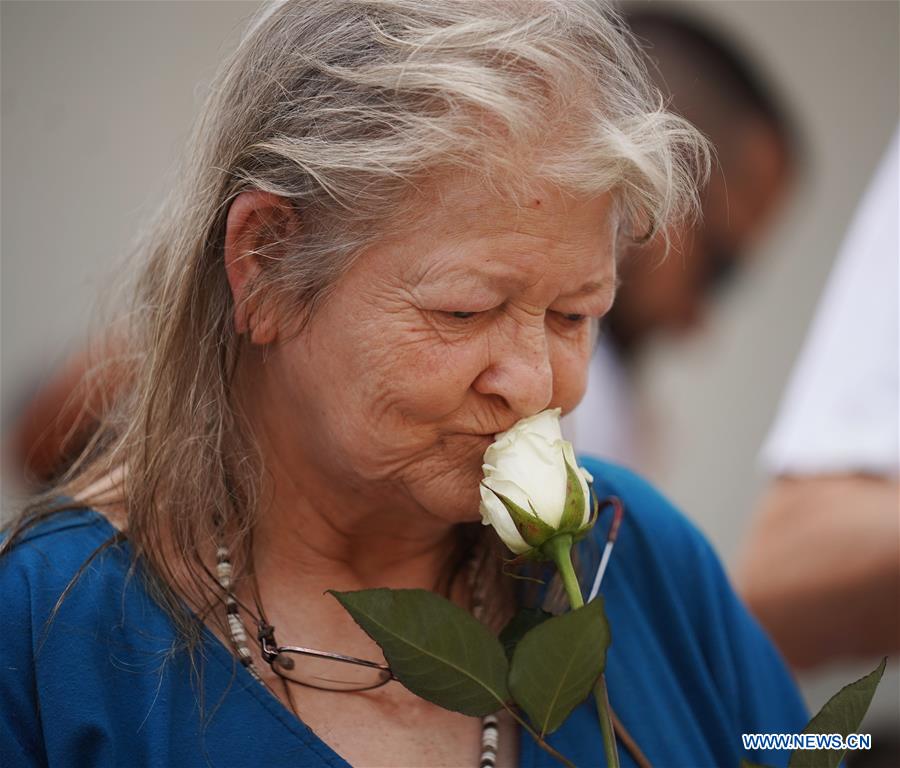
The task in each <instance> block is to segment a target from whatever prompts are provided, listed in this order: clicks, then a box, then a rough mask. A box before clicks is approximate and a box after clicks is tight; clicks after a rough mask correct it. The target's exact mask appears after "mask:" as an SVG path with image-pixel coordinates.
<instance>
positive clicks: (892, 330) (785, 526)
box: [736, 128, 900, 768]
mask: <svg viewBox="0 0 900 768" xmlns="http://www.w3.org/2000/svg"><path fill="white" fill-rule="evenodd" d="M898 190H900V128H898V130H897V132H895V133H894V136H893V139H892V140H891V143H890V146H889V147H888V149H887V150H886V152H885V153H884V156H883V158H882V161H881V164H880V165H879V167H878V169H877V171H876V173H875V175H874V177H873V179H872V181H871V182H870V185H869V188H868V190H867V191H866V193H865V195H864V196H863V198H862V200H861V202H860V204H859V207H858V209H857V212H856V214H855V216H854V218H853V221H852V223H851V225H850V228H849V229H848V231H847V235H846V237H845V239H844V242H843V245H842V246H841V249H840V251H839V253H838V257H837V260H836V261H835V264H834V267H833V268H832V272H831V276H830V277H829V280H828V283H827V284H826V287H825V290H824V292H823V294H822V297H821V298H820V300H819V306H818V308H817V310H816V314H815V318H814V320H813V323H812V326H811V328H810V330H809V332H808V335H807V338H806V341H805V343H804V346H803V350H802V352H801V354H800V356H799V358H798V360H797V363H796V365H795V368H794V371H793V373H792V375H791V379H790V382H789V385H788V387H787V389H786V391H785V395H784V397H783V400H782V403H781V406H780V408H779V412H778V416H777V418H776V420H775V423H774V425H773V427H772V429H771V432H770V434H769V437H768V439H767V441H766V443H765V445H764V447H763V452H762V463H763V465H764V467H765V469H766V471H767V473H768V474H769V475H770V476H771V478H772V480H771V482H770V484H769V487H768V489H767V490H766V492H765V494H764V495H763V497H762V499H761V500H760V503H759V506H758V509H757V510H756V513H755V515H754V519H753V522H752V525H751V527H750V530H749V533H748V536H747V537H746V538H745V540H744V546H743V550H742V552H741V553H740V558H739V565H738V569H737V571H736V582H737V587H738V590H739V591H740V592H741V593H742V595H743V597H744V599H745V600H746V601H747V603H748V604H749V606H750V608H751V610H752V611H753V612H754V613H755V614H756V616H757V618H758V619H759V620H760V621H761V623H762V624H763V625H764V626H765V627H766V629H767V630H768V631H769V633H770V634H771V636H772V637H773V639H774V640H775V642H776V643H777V644H778V646H779V647H780V649H781V651H782V653H784V655H785V657H786V658H787V660H788V661H789V663H790V664H791V665H792V666H793V667H794V668H796V669H802V668H814V667H821V666H823V665H824V664H826V663H829V662H836V661H848V660H853V659H854V658H855V659H858V660H861V659H863V658H871V657H880V656H883V655H891V656H893V674H894V675H896V674H897V669H898V667H897V654H898V651H900V484H898V474H900V447H898V442H900V437H898V428H900V408H898V400H900V373H898V365H900V361H898V349H900V339H898V280H900V274H898V262H900V234H898V228H900V192H898ZM888 674H891V671H890V668H889V672H888ZM895 717H896V715H895V714H889V713H884V714H883V715H882V716H881V718H878V717H875V718H873V719H872V723H871V730H872V731H873V734H872V743H873V750H872V751H871V752H860V753H858V754H854V755H853V756H852V757H853V759H852V760H849V761H848V764H850V765H851V766H860V767H861V766H866V767H867V768H875V766H878V767H879V768H880V767H881V766H884V767H885V768H887V766H896V765H900V734H898V732H897V722H896V719H895Z"/></svg>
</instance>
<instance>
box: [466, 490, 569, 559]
mask: <svg viewBox="0 0 900 768" xmlns="http://www.w3.org/2000/svg"><path fill="white" fill-rule="evenodd" d="M482 485H483V486H484V487H485V488H487V489H488V490H489V491H490V492H491V493H493V494H494V495H495V496H496V497H497V498H498V499H500V501H501V502H502V503H503V506H504V507H506V511H507V512H509V516H510V518H511V519H512V521H513V525H515V526H516V530H517V531H518V532H519V535H520V536H521V537H522V538H523V539H524V540H525V543H526V544H528V545H529V546H530V547H532V548H536V547H539V546H540V545H541V544H543V543H544V542H545V541H547V539H549V538H550V537H551V536H554V535H555V534H556V533H557V531H556V529H555V528H553V527H552V526H550V525H548V524H547V523H545V522H544V521H543V520H541V518H540V517H538V514H537V512H536V511H534V507H531V509H532V511H531V512H528V511H526V510H525V509H523V508H522V507H520V506H519V505H518V504H516V502H514V501H513V500H512V499H510V498H509V497H508V496H505V495H504V494H502V493H500V492H499V491H495V490H494V489H493V488H491V487H490V486H489V485H487V484H486V483H484V482H482ZM528 504H529V506H531V502H530V501H529V502H528ZM523 554H528V552H526V553H523ZM520 556H521V555H520Z"/></svg>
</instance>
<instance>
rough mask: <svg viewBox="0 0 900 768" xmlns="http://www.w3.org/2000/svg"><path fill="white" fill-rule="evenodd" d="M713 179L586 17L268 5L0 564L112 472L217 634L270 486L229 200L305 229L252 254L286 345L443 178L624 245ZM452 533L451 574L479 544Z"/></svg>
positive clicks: (632, 66)
mask: <svg viewBox="0 0 900 768" xmlns="http://www.w3.org/2000/svg"><path fill="white" fill-rule="evenodd" d="M708 168H709V149H708V147H707V144H706V142H705V140H704V139H703V138H702V136H700V135H699V134H698V132H697V131H696V130H695V129H694V128H693V127H692V126H691V125H690V124H689V123H687V122H685V121H684V120H683V119H681V118H679V117H677V116H675V115H673V114H671V113H669V112H667V111H666V109H665V105H664V104H663V103H662V102H661V99H660V96H659V94H658V93H657V92H656V91H655V90H654V89H653V88H652V87H651V86H650V85H649V81H648V79H647V76H646V73H645V69H644V65H643V63H642V60H641V57H640V53H639V52H638V50H637V47H636V46H635V45H634V41H633V40H632V38H631V36H630V35H629V33H628V32H627V30H626V28H625V26H624V24H623V22H622V21H621V19H620V18H619V16H618V15H617V14H616V12H615V11H614V10H612V9H611V8H610V7H609V6H607V5H605V4H603V3H601V2H599V0H454V1H453V2H447V0H288V1H287V2H279V3H273V4H270V5H267V6H265V7H264V8H263V9H262V11H261V12H260V13H259V14H258V15H257V17H256V18H255V19H254V20H253V22H252V24H251V26H250V27H249V30H248V32H247V33H246V35H245V37H244V38H243V40H242V42H241V43H240V45H239V46H238V48H237V50H236V51H235V52H234V53H233V54H232V55H231V56H230V58H229V59H228V60H227V61H226V62H225V64H224V65H223V67H222V68H221V70H220V72H219V74H218V75H217V77H216V79H215V80H214V82H213V84H212V86H211V91H210V93H209V96H208V99H207V101H206V104H205V106H204V108H203V110H202V112H201V114H200V117H199V119H198V121H197V124H196V126H195V128H194V131H193V133H192V136H191V138H190V141H189V144H188V147H187V151H186V153H185V156H184V160H183V165H182V168H181V172H180V175H179V181H178V184H177V185H176V186H174V188H173V189H172V191H171V193H170V194H169V196H168V198H167V199H166V201H165V202H164V204H163V205H162V207H161V208H160V210H159V213H158V215H157V216H156V217H155V219H154V223H153V225H152V226H151V227H149V228H148V230H147V235H146V237H145V238H144V240H143V241H142V242H141V244H140V248H139V249H138V258H139V261H140V272H139V275H138V277H137V280H136V283H135V289H134V293H133V297H132V298H131V299H130V302H131V307H130V311H129V314H128V318H127V323H126V324H125V326H124V328H125V330H124V341H123V342H122V343H121V344H120V345H118V347H117V348H118V349H119V350H120V354H119V356H118V357H117V358H116V359H115V360H113V361H110V360H107V361H106V362H105V365H106V366H107V367H109V366H110V365H114V366H115V367H116V369H117V371H118V373H117V375H118V376H119V377H120V378H123V379H124V380H125V381H127V386H123V387H122V388H121V393H120V395H119V396H118V397H117V398H116V399H115V401H114V402H112V403H109V404H108V405H107V407H106V408H105V409H104V413H103V419H102V423H101V425H100V428H99V429H98V431H97V432H96V433H95V435H94V437H93V439H92V440H91V442H90V444H89V446H88V448H87V449H86V450H85V451H84V453H83V454H82V455H81V456H80V457H79V459H78V460H77V461H76V462H75V464H74V465H73V466H72V467H71V468H70V470H69V471H68V472H67V474H66V475H65V476H64V477H63V478H62V479H61V480H60V481H59V483H58V484H57V485H55V486H54V487H53V488H51V489H49V490H48V491H47V492H46V493H44V494H42V495H41V496H38V497H35V498H34V499H33V500H32V502H31V503H30V504H29V505H28V506H27V507H26V509H25V510H24V511H23V513H22V514H21V515H20V516H19V518H18V519H17V520H16V521H15V522H14V523H13V525H12V529H11V531H12V532H11V535H10V536H9V537H8V539H7V541H6V542H5V543H4V546H3V549H2V550H0V551H8V550H9V549H10V547H11V546H13V545H14V544H15V541H16V539H17V538H18V537H19V536H20V535H21V534H22V533H23V532H24V531H26V530H27V529H28V528H29V527H30V526H32V525H34V524H35V523H36V522H38V521H39V520H41V519H43V518H45V517H46V516H47V515H49V514H52V513H54V512H55V511H56V510H58V509H59V508H60V505H59V504H53V501H54V500H55V499H57V500H58V498H57V497H59V496H60V495H63V494H64V495H68V496H72V495H74V493H75V492H76V491H78V490H82V491H83V489H84V488H86V487H88V486H89V485H90V484H91V483H93V482H94V481H96V480H97V479H98V478H101V477H103V476H105V475H107V474H108V473H110V472H112V471H113V470H115V469H116V468H122V467H126V468H127V473H126V474H124V475H123V477H122V481H121V483H120V484H119V486H118V487H117V489H116V494H117V498H118V500H119V501H120V502H121V504H122V506H123V507H124V509H125V510H126V511H127V525H126V526H125V528H126V533H125V534H124V535H126V536H127V538H128V541H129V542H130V546H131V547H132V550H133V553H134V555H135V562H138V561H141V562H144V563H146V565H147V566H149V567H148V568H147V569H146V570H147V572H148V573H150V574H153V575H152V576H151V577H148V585H149V589H150V590H151V594H152V595H153V597H154V598H155V599H156V600H157V602H158V603H159V604H160V605H161V606H162V607H163V608H164V609H165V610H166V611H167V612H168V613H169V615H170V616H171V617H172V620H173V622H174V623H175V626H176V629H177V631H178V637H179V638H180V639H181V640H182V641H183V642H184V643H185V644H186V646H187V647H188V648H189V649H193V648H194V647H195V645H196V643H197V641H198V640H199V638H200V631H201V628H200V627H199V626H198V622H197V621H196V619H195V618H194V617H192V616H191V614H190V613H189V612H188V611H186V610H185V607H184V603H182V599H185V600H186V601H187V605H189V606H191V607H192V608H193V609H194V610H195V611H196V612H197V613H198V614H199V615H200V616H206V615H208V614H213V615H214V616H216V617H217V621H218V622H219V623H220V625H221V626H222V627H223V630H224V627H225V626H226V625H225V624H224V612H223V611H217V610H216V609H217V608H218V607H219V606H220V605H221V603H220V599H221V598H220V596H219V595H218V593H217V591H216V585H215V584H214V583H213V581H212V580H211V578H210V574H209V572H208V570H207V568H205V567H204V564H205V563H208V562H209V561H210V557H211V555H213V554H214V552H215V545H214V540H215V538H216V537H217V536H218V535H222V534H223V533H224V535H226V536H227V539H228V541H227V543H228V545H229V547H230V549H231V551H232V553H234V560H235V579H236V580H239V579H241V578H242V576H246V575H247V574H248V573H251V572H252V562H251V561H250V558H249V551H250V549H249V542H250V537H251V535H252V531H253V529H254V520H255V519H256V517H257V515H258V514H259V513H260V511H261V510H260V501H259V500H260V488H261V486H262V481H263V478H264V471H263V467H262V466H260V461H259V457H258V451H257V450H256V448H255V446H254V442H253V439H252V438H251V436H250V435H249V430H248V429H247V426H246V425H245V424H244V423H243V422H242V420H241V418H240V417H239V415H238V413H239V411H238V409H237V408H236V407H235V403H234V402H232V388H231V380H232V374H233V372H234V370H235V365H236V362H237V360H238V356H239V354H240V351H241V348H242V345H243V344H244V343H245V340H244V339H243V338H242V337H241V336H239V335H238V334H236V333H235V331H234V324H233V317H234V311H235V307H234V302H233V299H232V293H231V290H230V288H229V284H228V281H227V279H226V274H225V269H224V263H223V243H224V236H225V223H226V216H227V213H228V209H229V205H230V203H231V201H233V200H234V198H235V197H236V196H237V195H238V194H240V193H241V192H242V191H244V190H247V189H260V190H265V191H268V192H270V193H273V194H276V195H280V196H282V197H283V198H285V200H287V201H288V202H289V203H290V204H291V205H292V206H294V207H295V209H296V210H297V212H298V213H300V214H301V216H300V220H301V221H302V232H301V233H300V235H299V237H297V238H296V239H295V240H293V241H292V242H284V241H283V240H282V241H279V238H278V237H277V236H275V235H273V238H272V243H271V250H269V249H262V250H261V252H260V255H261V256H262V257H265V258H264V259H263V262H264V263H265V268H264V269H263V270H261V274H260V277H259V279H258V280H257V281H256V283H255V284H254V285H253V288H252V291H251V294H258V293H259V294H260V295H261V293H264V294H265V295H266V296H267V297H272V300H274V301H277V302H278V303H279V306H283V307H284V308H285V310H286V311H290V312H291V313H292V316H296V317H297V332H301V331H302V328H303V325H304V323H305V322H307V321H308V319H309V317H310V316H311V315H312V314H313V313H314V312H315V309H316V307H317V306H318V305H319V304H320V303H321V301H322V300H323V298H324V297H325V296H326V295H327V292H328V291H329V289H330V288H331V286H333V285H334V284H335V281H336V280H337V279H338V278H339V277H340V276H341V274H342V273H343V272H344V271H345V270H346V269H347V268H348V266H349V265H350V264H351V262H352V260H353V259H354V257H355V256H356V255H357V254H359V253H360V252H361V251H362V250H363V249H364V248H365V247H366V246H367V245H369V244H371V243H373V242H374V241H376V240H377V239H378V238H381V237H384V236H385V235H386V234H389V233H390V232H391V231H392V230H396V229H397V228H398V227H402V226H403V224H404V222H406V221H408V220H409V219H410V218H411V217H413V218H414V217H415V216H417V215H418V208H417V207H416V205H415V201H416V200H417V199H419V197H418V196H420V194H421V191H422V190H423V189H427V188H428V184H429V179H434V178H437V176H438V174H442V173H445V172H448V171H449V172H462V173H465V174H470V175H473V176H475V177H477V178H478V179H479V180H481V181H483V182H485V183H488V184H491V185H494V186H495V187H500V186H505V187H506V188H508V189H521V188H522V184H525V183H527V182H529V181H544V182H546V181H550V182H552V183H553V184H556V185H558V186H559V187H560V188H563V189H565V190H567V191H570V192H571V193H572V194H573V195H592V194H599V193H603V192H612V194H613V196H614V199H615V201H616V209H617V211H618V215H619V216H620V217H621V222H622V223H623V224H624V226H620V230H621V231H625V232H628V233H631V235H632V236H633V237H635V238H642V237H647V236H651V235H653V234H654V233H655V232H656V231H658V230H660V229H663V230H664V228H665V226H666V224H667V223H668V222H671V221H673V220H674V219H678V218H680V217H684V216H690V215H692V214H693V213H694V212H695V211H696V210H697V189H698V187H699V186H700V185H702V183H703V182H704V180H705V177H706V174H708ZM510 182H515V183H510ZM121 350H127V352H125V351H121ZM101 378H102V376H101ZM99 501H100V499H97V502H98V503H99ZM84 503H88V504H90V503H91V499H90V498H88V499H86V500H85V502H84ZM82 505H83V504H80V505H79V506H82ZM69 506H71V505H69ZM469 534H470V535H469V536H468V538H465V540H464V541H463V543H462V544H461V550H460V552H461V553H462V554H465V553H466V552H468V551H470V550H471V549H472V547H473V546H474V545H475V542H476V539H477V537H475V536H473V535H471V534H472V532H471V530H470V531H469ZM488 560H489V559H486V560H485V562H488ZM461 561H462V555H460V558H458V559H457V560H455V561H453V562H452V563H449V564H448V568H449V569H450V571H451V572H453V573H455V572H456V571H458V569H459V567H460V563H461ZM493 562H494V561H493V560H490V563H493ZM486 567H487V566H486ZM176 585H177V588H176Z"/></svg>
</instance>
